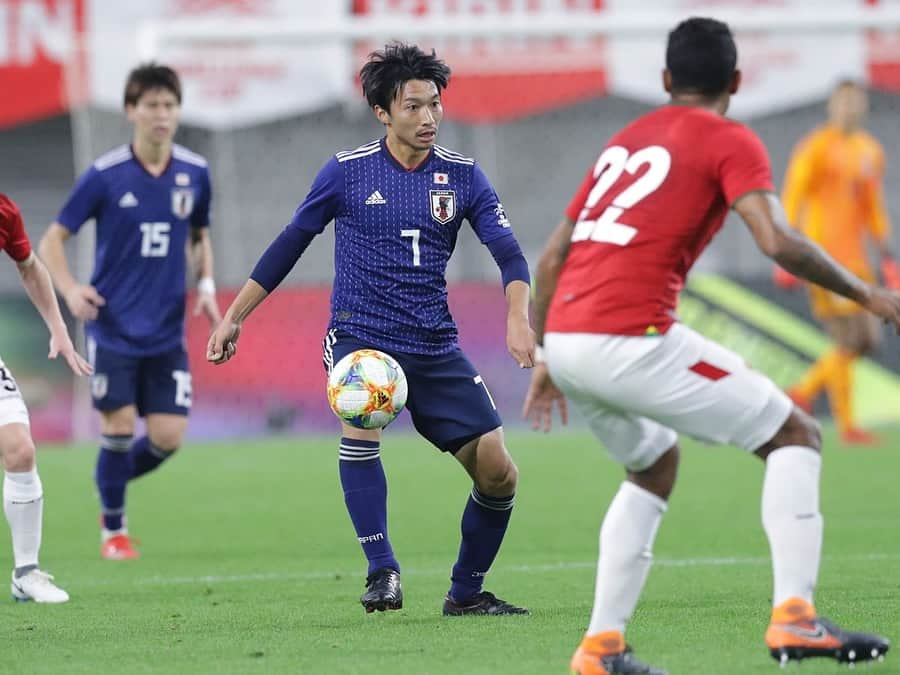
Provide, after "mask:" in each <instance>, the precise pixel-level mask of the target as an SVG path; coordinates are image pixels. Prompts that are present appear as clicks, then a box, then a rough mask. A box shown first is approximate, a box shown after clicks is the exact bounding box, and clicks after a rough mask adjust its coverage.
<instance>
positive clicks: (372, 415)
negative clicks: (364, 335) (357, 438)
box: [328, 349, 406, 429]
mask: <svg viewBox="0 0 900 675" xmlns="http://www.w3.org/2000/svg"><path fill="white" fill-rule="evenodd" d="M328 404H329V405H330V406H331V409H332V410H333V411H334V414H335V415H337V416H338V418H339V419H340V420H341V421H342V422H346V423H347V424H349V425H350V426H353V427H356V428H357V429H381V428H382V427H386V426H387V425H388V424H390V423H391V422H392V421H393V420H394V418H395V417H397V415H399V414H400V411H401V410H403V406H405V405H406V375H405V374H404V373H403V369H402V368H401V367H400V364H399V363H397V362H396V361H395V360H394V359H393V358H391V357H390V356H388V355H387V354H385V353H383V352H379V351H377V350H375V349H359V350H357V351H355V352H352V353H350V354H347V356H345V357H344V358H342V359H341V360H340V361H338V362H337V363H336V364H335V365H334V368H332V370H331V374H330V375H329V376H328Z"/></svg>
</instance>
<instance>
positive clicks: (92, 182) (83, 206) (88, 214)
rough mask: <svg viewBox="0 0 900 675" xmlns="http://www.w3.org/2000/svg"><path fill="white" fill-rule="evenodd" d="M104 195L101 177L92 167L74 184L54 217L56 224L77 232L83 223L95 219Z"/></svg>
mask: <svg viewBox="0 0 900 675" xmlns="http://www.w3.org/2000/svg"><path fill="white" fill-rule="evenodd" d="M104 193H105V187H104V184H103V176H101V175H100V172H99V171H97V169H96V168H94V167H93V166H92V167H91V168H90V169H88V170H87V171H85V172H84V173H83V174H82V175H81V177H80V178H79V179H78V182H76V183H75V187H74V188H72V192H71V194H69V198H68V199H67V200H66V203H65V204H63V207H62V209H61V210H60V212H59V215H58V216H57V217H56V222H58V223H59V224H60V225H62V226H63V227H65V228H66V229H67V230H69V231H70V232H72V233H73V234H74V233H75V232H78V230H79V229H81V226H82V225H84V224H85V222H87V221H88V220H90V219H91V218H96V217H97V214H98V213H99V212H100V208H101V207H102V206H103V195H104Z"/></svg>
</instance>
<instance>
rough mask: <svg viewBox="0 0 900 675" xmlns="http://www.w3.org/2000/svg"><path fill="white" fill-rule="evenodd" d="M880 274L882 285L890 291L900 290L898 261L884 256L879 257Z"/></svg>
mask: <svg viewBox="0 0 900 675" xmlns="http://www.w3.org/2000/svg"><path fill="white" fill-rule="evenodd" d="M881 276H882V278H883V279H884V285H885V286H887V287H888V288H890V289H891V290H892V291H900V263H898V262H897V261H896V260H894V259H893V258H889V257H887V256H885V257H884V258H882V259H881Z"/></svg>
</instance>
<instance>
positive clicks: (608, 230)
mask: <svg viewBox="0 0 900 675" xmlns="http://www.w3.org/2000/svg"><path fill="white" fill-rule="evenodd" d="M772 189H773V186H772V176H771V169H770V166H769V158H768V154H767V153H766V149H765V147H764V146H763V144H762V142H761V141H760V140H759V138H758V137H757V136H756V134H754V133H753V132H752V131H750V129H748V128H747V127H745V126H743V125H742V124H738V123H737V122H733V121H731V120H729V119H726V118H725V117H722V116H721V115H717V114H715V113H713V112H710V111H707V110H704V109H702V108H697V107H691V106H679V105H668V106H664V107H662V108H659V109H658V110H655V111H654V112H651V113H648V114H647V115H644V116H642V117H639V118H638V119H637V120H635V121H634V122H632V123H631V124H629V125H628V126H627V127H625V128H624V129H623V130H622V131H620V132H619V133H618V134H616V135H615V136H613V138H612V139H611V140H610V142H609V144H608V145H607V146H606V148H605V149H604V150H603V152H602V153H601V155H600V157H599V159H598V160H597V162H596V164H595V165H594V166H593V167H592V168H591V169H590V170H589V171H588V173H587V176H585V179H584V181H583V182H582V183H581V186H580V187H579V188H578V192H577V193H576V194H575V197H574V198H573V199H572V202H571V203H570V204H569V208H568V209H567V211H566V215H567V216H568V217H569V218H570V219H571V220H572V221H574V222H575V229H574V231H573V234H572V244H571V247H570V248H569V254H568V256H567V258H566V261H565V264H564V265H563V268H562V272H561V273H560V277H559V281H558V283H557V286H556V292H555V293H554V295H553V301H552V302H551V304H550V310H549V314H548V317H547V326H546V330H547V331H548V332H560V333H608V334H614V335H647V334H654V333H657V332H659V333H665V332H666V331H667V330H668V329H669V327H670V326H671V325H672V324H673V323H674V322H675V320H676V318H675V307H676V305H677V304H678V294H679V292H680V291H681V289H682V288H683V287H684V281H685V277H686V276H687V273H688V271H689V270H690V269H691V267H692V266H693V264H694V261H696V260H697V257H698V256H699V255H700V254H701V253H702V252H703V249H705V248H706V246H707V244H708V243H709V242H710V240H711V239H712V238H713V236H714V235H715V234H716V232H718V231H719V229H720V228H721V227H722V223H723V222H724V220H725V216H726V215H727V213H728V209H729V207H730V206H731V205H732V204H733V203H734V202H735V200H736V199H737V198H738V197H741V196H742V195H745V194H747V193H748V192H751V191H754V190H770V191H771V190H772Z"/></svg>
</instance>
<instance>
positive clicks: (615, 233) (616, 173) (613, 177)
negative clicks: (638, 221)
mask: <svg viewBox="0 0 900 675" xmlns="http://www.w3.org/2000/svg"><path fill="white" fill-rule="evenodd" d="M645 164H648V165H649V168H648V169H647V171H645V172H644V174H643V175H641V177H640V178H638V179H637V180H636V181H634V182H633V183H632V184H631V185H629V186H628V187H627V188H625V189H624V190H622V192H620V193H619V194H618V195H617V196H616V197H615V199H613V201H612V205H610V206H607V207H606V208H605V209H604V210H603V213H601V214H600V215H599V217H597V218H596V219H595V220H585V219H586V218H587V215H588V213H590V211H591V209H593V208H594V207H595V206H596V205H597V202H599V201H600V199H601V198H602V197H603V195H605V194H606V192H607V191H608V190H609V189H610V188H611V187H612V186H613V185H614V184H615V182H616V181H617V180H619V177H620V176H621V175H622V173H623V172H625V171H627V172H628V173H630V174H631V175H632V176H633V175H634V174H636V173H637V172H638V170H639V169H640V168H641V167H642V166H644V165H645ZM671 166H672V156H671V155H670V154H669V151H668V150H666V149H665V148H664V147H662V146H660V145H651V146H649V147H646V148H642V149H641V150H638V151H637V152H635V153H633V154H631V155H629V153H628V150H626V149H625V148H623V147H622V146H621V145H613V146H610V147H608V148H607V149H606V150H604V151H603V153H602V154H601V155H600V157H599V158H598V159H597V163H596V164H595V165H594V179H595V180H596V181H597V182H596V183H594V187H593V189H592V190H591V191H590V194H588V197H587V200H586V201H585V203H584V208H583V209H582V210H581V214H580V215H579V216H578V222H577V223H576V224H575V229H574V230H573V232H572V241H584V240H586V239H590V240H591V241H598V242H603V243H607V244H615V245H617V246H625V245H626V244H627V243H628V242H630V241H631V240H632V239H634V236H635V235H636V234H637V228H635V227H632V226H631V225H626V224H625V223H620V222H618V219H619V217H620V216H621V215H622V214H624V213H625V211H626V210H627V209H630V208H631V207H632V206H634V205H635V204H637V203H638V202H639V201H641V200H642V199H644V198H645V197H647V196H648V195H650V194H652V193H653V192H655V191H656V190H657V189H658V188H659V186H660V185H662V183H663V181H664V180H665V179H666V176H668V175H669V169H670V168H671Z"/></svg>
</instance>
